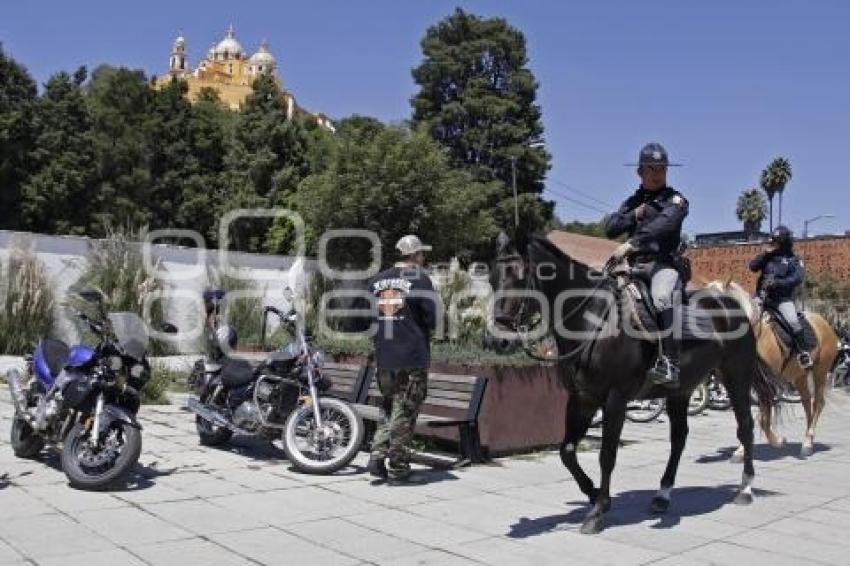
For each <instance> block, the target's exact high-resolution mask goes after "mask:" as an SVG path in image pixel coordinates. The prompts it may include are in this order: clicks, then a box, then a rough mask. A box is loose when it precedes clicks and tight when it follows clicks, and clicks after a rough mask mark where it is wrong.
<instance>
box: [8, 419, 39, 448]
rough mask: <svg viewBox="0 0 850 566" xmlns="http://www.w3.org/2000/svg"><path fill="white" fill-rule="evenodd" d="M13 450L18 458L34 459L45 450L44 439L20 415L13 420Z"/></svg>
mask: <svg viewBox="0 0 850 566" xmlns="http://www.w3.org/2000/svg"><path fill="white" fill-rule="evenodd" d="M11 444H12V450H13V451H14V452H15V456H17V457H18V458H34V457H36V456H37V455H38V453H39V452H41V449H42V448H44V439H43V438H42V437H41V436H39V435H38V434H36V433H35V431H34V430H33V429H32V427H31V426H30V424H29V423H28V422H27V421H25V420H24V419H23V417H21V416H20V415H15V418H14V420H12V434H11Z"/></svg>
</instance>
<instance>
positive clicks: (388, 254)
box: [292, 118, 498, 267]
mask: <svg viewBox="0 0 850 566" xmlns="http://www.w3.org/2000/svg"><path fill="white" fill-rule="evenodd" d="M338 144H339V146H338V148H337V150H336V153H335V157H334V161H333V162H332V163H331V165H330V168H329V169H328V170H327V171H325V172H323V173H319V174H315V175H312V176H310V177H308V178H306V179H305V180H304V181H302V183H301V185H300V186H299V189H298V192H297V193H295V194H294V195H293V198H292V203H293V205H294V207H295V208H296V209H297V210H298V212H299V213H300V214H301V215H302V216H303V218H304V220H305V222H306V225H307V239H308V246H309V248H310V249H311V250H313V251H315V246H316V242H317V241H318V239H319V238H320V237H321V235H322V234H323V233H324V232H325V231H326V230H329V229H343V228H348V229H352V228H353V229H366V230H371V231H373V232H375V233H377V234H378V237H379V239H380V241H381V244H382V248H383V254H382V255H383V257H382V262H383V264H384V265H386V264H388V263H391V262H392V261H394V260H395V259H396V252H395V250H394V245H395V242H396V241H397V240H398V238H400V237H401V236H403V235H405V234H409V233H415V234H418V235H419V236H420V237H421V238H422V239H423V240H424V241H426V242H428V243H429V244H431V245H433V246H434V252H433V254H432V256H431V257H432V258H433V259H435V260H445V259H448V258H450V257H451V256H453V255H460V256H462V257H464V258H465V259H469V258H470V257H471V256H472V251H473V250H474V249H477V248H478V247H481V246H482V245H483V244H484V243H485V242H486V243H487V245H490V244H491V242H492V238H493V237H495V234H496V233H497V231H498V230H497V227H496V223H495V221H494V219H493V217H492V214H491V211H489V210H487V209H485V208H484V207H483V204H484V203H486V202H487V200H488V198H489V196H490V192H492V191H493V190H495V188H494V186H493V185H492V184H491V185H489V186H488V185H485V184H482V183H480V182H476V181H475V180H474V179H473V178H472V177H471V175H470V174H469V173H468V172H465V171H461V170H456V169H452V168H451V167H450V166H449V164H448V162H447V158H446V156H445V154H444V152H443V151H442V150H441V148H440V146H439V145H437V144H436V143H434V141H433V140H431V139H430V137H429V136H428V134H427V133H426V132H424V131H421V130H420V131H416V132H414V131H412V130H410V129H408V128H404V127H385V126H383V125H380V124H378V123H375V122H374V121H371V120H363V119H360V118H358V119H356V120H354V121H350V122H343V123H342V124H341V125H340V129H339V133H338ZM329 252H330V255H331V257H330V261H331V264H332V265H334V266H337V267H343V266H344V265H345V264H346V263H349V264H351V265H352V266H360V267H363V266H364V265H365V264H367V263H368V261H369V258H370V255H369V244H368V243H367V242H366V241H364V240H362V239H360V238H345V239H342V238H341V239H338V240H335V241H334V242H333V245H332V246H331V247H330V249H329Z"/></svg>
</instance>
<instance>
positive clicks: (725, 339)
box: [493, 237, 775, 534]
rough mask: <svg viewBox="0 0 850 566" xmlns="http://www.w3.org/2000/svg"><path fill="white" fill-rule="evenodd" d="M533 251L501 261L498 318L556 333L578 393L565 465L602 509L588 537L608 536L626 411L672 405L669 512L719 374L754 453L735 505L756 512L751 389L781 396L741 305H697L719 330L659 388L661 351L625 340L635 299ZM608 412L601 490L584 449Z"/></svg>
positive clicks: (689, 344) (659, 504)
mask: <svg viewBox="0 0 850 566" xmlns="http://www.w3.org/2000/svg"><path fill="white" fill-rule="evenodd" d="M527 250H528V254H527V257H522V256H521V255H519V254H516V253H514V254H507V253H501V254H500V257H499V258H498V259H497V267H498V269H496V270H494V278H493V283H494V288H495V289H496V290H497V291H498V292H497V295H496V299H495V307H494V308H495V318H496V322H497V327H501V328H503V329H509V330H513V331H521V332H520V336H521V335H522V332H534V331H536V330H538V327H539V326H540V325H542V324H549V325H550V326H551V328H553V330H554V332H553V334H554V339H555V342H556V343H557V351H558V357H559V360H560V361H559V364H561V366H562V367H563V369H564V371H565V372H566V378H567V383H568V389H569V400H568V402H567V411H566V436H565V438H564V442H563V444H562V445H561V450H560V453H561V460H562V461H563V463H564V465H565V466H566V467H567V469H569V471H570V473H571V474H572V476H573V478H575V480H576V482H577V483H578V486H579V488H580V489H581V491H582V492H584V494H585V495H587V497H588V498H589V499H590V502H591V504H592V505H593V507H592V509H591V511H590V512H589V514H588V516H587V518H586V519H585V521H584V524H583V525H582V527H581V532H582V533H587V534H592V533H598V532H599V531H601V530H602V529H603V528H604V517H605V513H606V512H607V511H608V510H609V509H610V506H611V494H610V489H611V475H612V473H613V471H614V464H615V461H616V458H617V447H618V445H619V442H620V435H621V432H622V429H623V421H624V418H625V413H626V404H627V403H628V402H629V401H630V400H633V399H636V398H656V397H666V398H667V414H668V416H669V419H670V428H671V433H670V439H671V450H670V458H669V460H668V463H667V468H666V470H665V471H664V475H663V476H662V478H661V488H660V490H659V491H658V493H657V494H656V496H655V497H654V499H653V500H652V506H651V507H652V511H653V512H656V513H663V512H665V511H666V510H667V509H668V507H669V505H670V495H671V492H672V489H673V485H674V483H675V480H676V471H677V469H678V466H679V459H680V458H681V455H682V451H683V450H684V448H685V441H686V438H687V435H688V399H689V398H690V396H691V393H692V392H693V390H694V388H695V387H696V386H697V385H698V384H699V383H700V382H701V381H702V380H703V379H704V378H706V376H707V375H708V373H709V372H710V371H711V370H715V371H717V372H718V373H719V374H720V375H721V376H722V379H723V381H724V384H725V385H726V388H727V389H728V391H729V397H730V400H731V402H732V408H733V409H734V413H735V418H736V420H737V423H738V430H737V436H738V440H739V441H740V443H741V445H742V446H743V447H744V454H743V456H744V473H743V479H742V481H741V485H740V488H739V491H738V493H737V495H736V497H735V502H736V503H739V504H749V503H751V502H752V501H753V495H752V483H753V478H754V475H755V470H754V468H753V418H752V415H751V412H750V389H751V387H755V389H756V391H757V392H758V393H759V397H760V399H761V400H762V401H763V402H764V403H770V404H772V403H774V401H773V392H774V390H775V388H774V387H773V386H772V384H771V383H770V382H769V381H768V377H767V376H766V375H765V373H764V372H763V371H761V370H760V368H759V366H758V364H757V358H756V344H755V339H754V337H753V331H752V327H751V326H750V323H749V320H748V319H747V315H746V313H744V312H743V311H742V309H741V308H740V306H739V305H738V303H737V302H736V301H735V300H734V299H732V298H731V297H729V296H727V295H725V294H723V293H719V292H716V291H707V292H704V293H702V294H700V295H699V296H694V297H691V305H693V306H698V307H699V309H700V310H701V311H703V312H708V311H711V313H712V314H711V316H710V318H707V317H704V318H703V321H707V322H708V324H709V325H710V326H709V328H710V330H709V332H708V333H707V334H705V335H702V336H701V337H699V338H697V339H694V338H689V337H687V336H686V337H685V338H684V339H683V347H682V354H681V376H680V381H681V386H680V387H679V388H678V389H675V390H667V389H659V388H649V387H647V386H646V385H645V383H646V377H645V376H646V372H647V369H649V367H650V364H651V363H652V361H653V359H654V357H655V353H656V350H655V349H656V343H655V341H654V340H652V339H647V338H646V337H641V336H635V335H634V333H632V332H627V331H624V329H625V326H626V323H625V322H624V321H625V320H626V319H628V316H624V313H623V312H621V311H622V310H624V309H621V307H620V305H621V304H622V303H623V301H624V297H623V295H624V294H628V293H629V291H628V290H625V291H624V290H621V289H620V285H618V282H617V278H616V277H614V276H611V275H609V274H608V273H607V272H595V271H593V270H591V269H590V268H588V267H587V266H585V265H583V264H581V263H578V262H576V261H574V260H572V259H571V258H569V257H568V256H566V255H565V254H564V253H563V252H561V251H560V250H559V249H558V248H557V247H555V246H554V244H552V243H551V242H550V241H549V240H548V239H546V238H544V237H533V238H531V240H530V242H529V244H528V247H527ZM505 294H507V296H504V295H505ZM517 294H519V295H520V296H517ZM530 295H535V296H536V297H537V298H536V299H531V298H529V296H530ZM546 321H549V322H548V323H547V322H546ZM600 407H602V408H603V410H604V414H605V421H604V429H603V438H602V448H601V452H600V457H599V462H600V467H601V472H602V474H601V476H602V477H601V483H600V486H599V487H598V488H597V487H595V486H594V483H593V481H592V480H591V479H590V478H589V477H588V476H587V474H586V473H585V472H584V470H583V469H582V468H581V466H580V465H579V462H578V458H577V456H576V450H577V448H578V445H579V442H580V441H581V440H582V438H584V436H585V434H586V433H587V430H588V428H589V425H590V423H591V420H592V418H593V415H594V413H595V412H596V410H597V409H598V408H600Z"/></svg>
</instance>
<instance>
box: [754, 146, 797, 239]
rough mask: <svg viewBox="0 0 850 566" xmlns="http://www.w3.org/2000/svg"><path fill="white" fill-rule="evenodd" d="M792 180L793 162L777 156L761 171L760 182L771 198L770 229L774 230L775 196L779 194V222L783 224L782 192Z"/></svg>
mask: <svg viewBox="0 0 850 566" xmlns="http://www.w3.org/2000/svg"><path fill="white" fill-rule="evenodd" d="M790 180H791V162H790V161H788V160H787V159H785V158H784V157H777V158H776V159H774V160H773V161H771V162H770V163H769V164H768V166H767V167H765V168H764V169H763V170H762V172H761V177H760V179H759V184H760V185H761V188H762V190H763V191H764V192H765V193H767V198H768V199H769V200H770V230H771V231H773V197H774V196H776V195H777V194H779V223H780V224H782V193H783V192H784V191H785V185H787V184H788V181H790Z"/></svg>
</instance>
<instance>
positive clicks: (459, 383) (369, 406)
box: [355, 367, 487, 465]
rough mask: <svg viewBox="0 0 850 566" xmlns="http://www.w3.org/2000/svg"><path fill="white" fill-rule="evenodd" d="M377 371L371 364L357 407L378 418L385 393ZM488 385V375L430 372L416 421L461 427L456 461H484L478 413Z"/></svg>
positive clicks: (368, 416) (372, 418)
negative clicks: (426, 393)
mask: <svg viewBox="0 0 850 566" xmlns="http://www.w3.org/2000/svg"><path fill="white" fill-rule="evenodd" d="M374 375H375V371H374V369H373V368H371V367H369V368H368V369H367V371H366V373H365V374H364V376H363V377H364V378H365V380H366V382H365V384H364V386H363V390H362V391H361V394H360V399H359V402H358V403H357V404H356V405H355V408H356V409H357V412H358V413H359V414H360V416H361V417H363V419H365V420H368V421H374V422H378V421H380V420H381V418H382V417H383V410H382V409H381V407H380V406H379V405H380V403H381V399H382V396H381V392H380V391H379V390H378V384H377V380H376V379H374ZM486 388H487V378H485V377H476V376H472V375H449V374H443V373H429V374H428V395H427V397H425V401H424V403H422V409H421V410H420V412H419V417H418V418H417V420H416V423H417V424H422V425H425V426H426V427H431V428H441V427H454V426H456V427H458V434H459V440H460V441H459V443H458V444H459V452H460V457H459V459H458V460H457V461H456V462H455V463H454V465H466V464H470V463H476V464H478V463H481V462H484V454H483V452H482V450H481V438H480V435H479V430H478V415H479V413H480V411H481V401H482V400H483V399H484V391H485V389H486Z"/></svg>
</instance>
